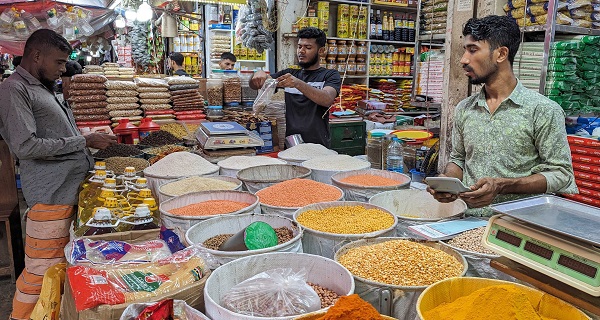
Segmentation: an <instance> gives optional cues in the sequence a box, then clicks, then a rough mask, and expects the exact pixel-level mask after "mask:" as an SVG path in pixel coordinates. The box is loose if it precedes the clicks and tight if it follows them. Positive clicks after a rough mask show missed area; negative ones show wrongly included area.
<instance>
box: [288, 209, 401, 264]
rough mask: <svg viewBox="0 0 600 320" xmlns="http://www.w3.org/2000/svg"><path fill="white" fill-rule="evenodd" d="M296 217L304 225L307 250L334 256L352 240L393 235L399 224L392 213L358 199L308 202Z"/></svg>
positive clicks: (303, 243)
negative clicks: (343, 245) (309, 203)
mask: <svg viewBox="0 0 600 320" xmlns="http://www.w3.org/2000/svg"><path fill="white" fill-rule="evenodd" d="M294 220H295V221H296V222H298V223H299V224H300V225H301V226H302V227H303V228H304V236H303V237H302V246H303V247H304V252H306V253H312V254H316V255H320V256H323V257H326V258H330V259H333V257H334V256H335V251H336V250H337V249H338V248H339V247H340V246H341V245H342V244H344V243H347V242H348V241H354V240H359V239H369V238H376V237H382V236H393V235H394V233H395V230H394V228H395V227H396V224H397V223H398V219H397V217H396V216H395V215H393V214H392V213H391V212H389V211H387V210H385V209H383V208H381V207H378V206H375V205H372V204H368V203H364V202H357V201H333V202H322V203H315V204H311V205H307V206H305V207H302V208H301V209H298V210H297V211H296V212H295V213H294Z"/></svg>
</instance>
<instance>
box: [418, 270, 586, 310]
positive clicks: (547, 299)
mask: <svg viewBox="0 0 600 320" xmlns="http://www.w3.org/2000/svg"><path fill="white" fill-rule="evenodd" d="M506 284H510V285H514V286H517V287H519V288H520V289H521V290H523V291H524V292H525V293H526V294H527V297H528V298H529V300H530V301H532V302H533V303H532V305H533V306H536V307H537V308H536V309H537V311H538V312H539V313H540V315H542V316H544V317H547V318H552V319H557V320H567V319H568V320H584V319H590V318H589V317H588V316H586V315H585V314H584V313H583V312H581V311H580V310H578V309H577V308H575V307H573V306H572V305H570V304H568V303H566V302H565V301H563V300H560V299H558V298H556V297H554V296H552V295H550V294H548V293H544V292H542V291H540V290H537V289H534V288H530V287H526V286H523V285H520V284H516V283H511V282H506V281H501V280H493V279H483V278H450V279H446V280H443V281H440V282H437V283H435V284H433V285H431V286H430V287H429V288H427V289H426V290H425V291H424V292H423V294H422V295H421V296H420V297H419V299H418V301H417V312H418V314H419V316H420V318H421V319H424V320H429V319H426V318H423V313H424V312H427V311H429V310H431V309H433V308H435V307H437V306H439V305H440V304H442V303H450V302H452V301H454V300H456V299H458V298H460V297H463V296H467V295H469V294H471V293H473V292H474V291H477V290H479V289H483V288H486V287H489V286H495V285H506Z"/></svg>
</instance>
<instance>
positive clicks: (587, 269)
mask: <svg viewBox="0 0 600 320" xmlns="http://www.w3.org/2000/svg"><path fill="white" fill-rule="evenodd" d="M558 264H560V265H561V266H564V267H567V268H569V269H571V270H573V271H577V272H580V273H583V274H585V275H586V276H588V277H590V278H595V277H596V274H597V273H598V268H594V267H592V266H589V265H587V264H585V263H582V262H579V261H577V260H575V259H571V258H569V257H567V256H563V255H560V258H558Z"/></svg>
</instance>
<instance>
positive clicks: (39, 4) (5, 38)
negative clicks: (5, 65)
mask: <svg viewBox="0 0 600 320" xmlns="http://www.w3.org/2000/svg"><path fill="white" fill-rule="evenodd" d="M57 3H61V4H65V5H69V6H82V7H85V8H86V9H88V10H91V11H92V19H91V20H90V22H89V23H90V25H91V26H92V28H94V34H95V35H98V34H101V33H103V32H106V31H110V30H111V27H110V24H111V23H112V22H113V21H114V20H115V19H116V18H117V13H116V12H115V11H114V10H109V9H107V8H106V3H105V1H102V0H85V1H84V0H74V1H69V2H62V1H58V2H57ZM54 5H55V2H54V1H35V2H18V3H15V1H12V0H9V1H7V0H0V12H2V11H4V9H6V8H10V7H11V6H14V7H16V8H18V9H20V10H25V11H27V12H29V13H31V14H32V15H33V16H34V17H36V18H37V19H38V20H39V22H40V23H41V24H42V28H49V27H48V24H47V23H46V11H47V10H49V9H51V8H53V7H54ZM25 40H27V39H21V38H17V37H16V36H15V35H14V33H10V34H6V33H2V34H0V46H1V47H2V52H3V53H10V54H14V55H23V49H25Z"/></svg>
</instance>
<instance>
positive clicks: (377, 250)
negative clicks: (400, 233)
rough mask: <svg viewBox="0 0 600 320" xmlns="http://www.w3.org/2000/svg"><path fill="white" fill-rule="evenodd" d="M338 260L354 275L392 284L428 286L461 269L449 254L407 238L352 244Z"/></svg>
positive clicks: (449, 276)
mask: <svg viewBox="0 0 600 320" xmlns="http://www.w3.org/2000/svg"><path fill="white" fill-rule="evenodd" d="M339 262H340V263H341V264H342V265H343V266H344V267H346V269H348V270H349V271H350V272H351V273H352V274H353V275H355V276H359V277H361V278H364V279H368V280H372V281H376V282H379V283H385V284H391V285H396V286H428V285H430V284H433V283H435V282H437V281H440V280H444V279H447V278H451V277H457V276H460V274H461V273H462V271H463V265H462V263H460V261H458V260H457V259H456V258H454V257H453V256H451V255H449V254H447V253H445V252H443V251H441V250H438V249H435V248H432V247H429V246H425V245H422V244H419V243H416V242H412V241H407V240H390V241H385V242H381V243H377V244H373V245H366V246H362V247H356V248H352V249H350V250H348V251H347V252H346V253H345V254H344V255H342V256H341V257H340V258H339Z"/></svg>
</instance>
